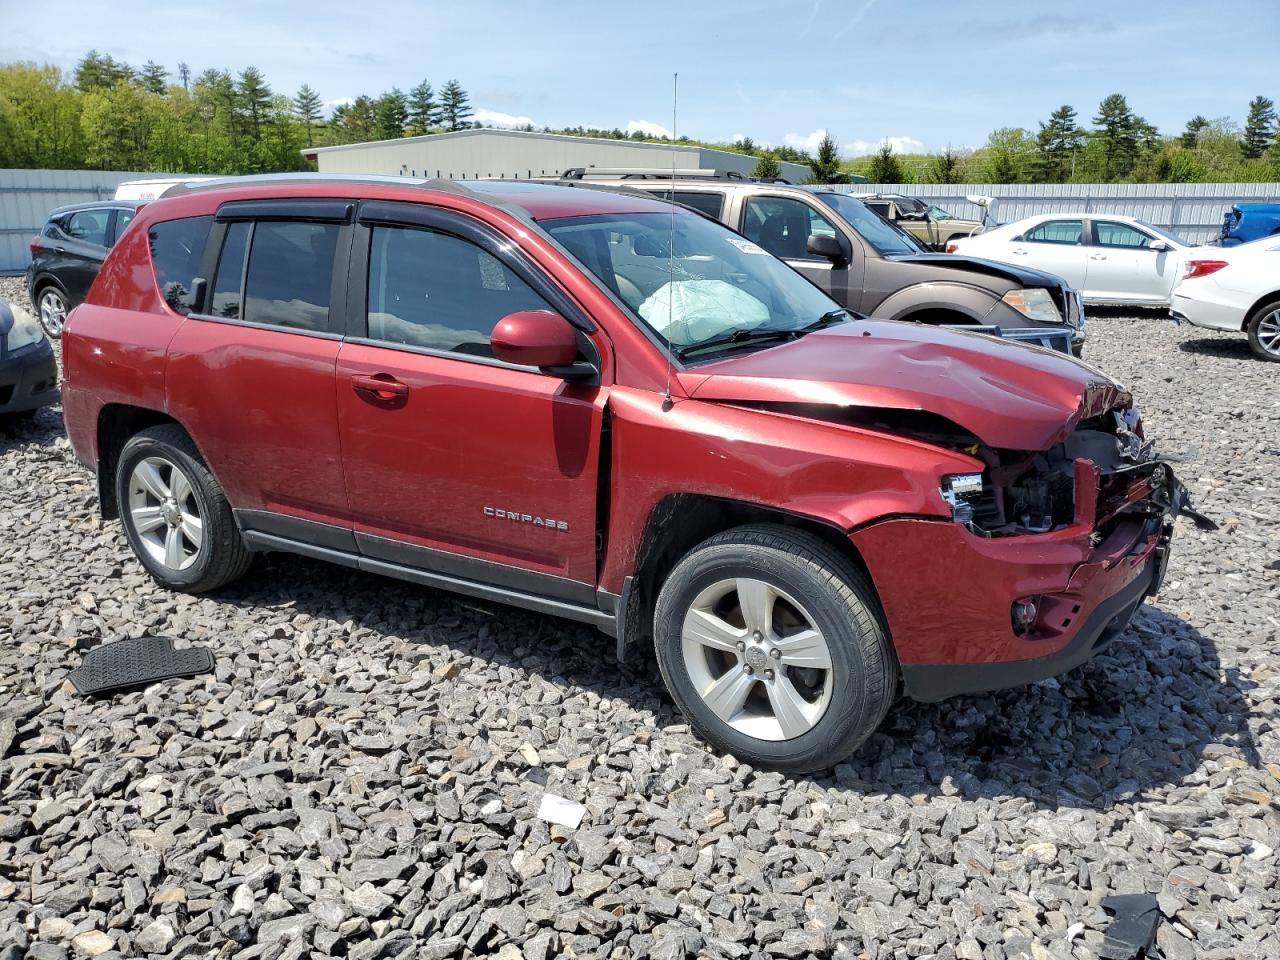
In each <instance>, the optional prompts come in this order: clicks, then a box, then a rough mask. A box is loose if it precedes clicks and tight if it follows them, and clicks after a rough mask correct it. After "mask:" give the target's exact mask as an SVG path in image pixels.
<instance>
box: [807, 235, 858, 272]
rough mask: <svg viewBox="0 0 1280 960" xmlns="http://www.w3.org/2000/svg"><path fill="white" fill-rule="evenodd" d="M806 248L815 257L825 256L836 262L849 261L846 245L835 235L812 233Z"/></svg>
mask: <svg viewBox="0 0 1280 960" xmlns="http://www.w3.org/2000/svg"><path fill="white" fill-rule="evenodd" d="M805 249H807V250H808V251H809V252H810V253H811V254H813V255H814V256H815V257H825V258H826V259H828V260H830V261H831V262H832V263H835V264H841V263H848V262H849V255H848V254H846V253H845V252H844V245H843V244H842V243H841V242H840V241H839V240H838V239H836V238H835V237H828V236H826V235H824V234H817V233H811V234H809V242H808V243H807V244H806V245H805Z"/></svg>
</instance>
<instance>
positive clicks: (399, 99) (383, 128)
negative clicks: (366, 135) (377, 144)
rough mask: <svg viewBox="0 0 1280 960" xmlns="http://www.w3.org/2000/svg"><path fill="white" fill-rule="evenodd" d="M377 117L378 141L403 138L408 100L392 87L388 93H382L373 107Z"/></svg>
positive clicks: (407, 118)
mask: <svg viewBox="0 0 1280 960" xmlns="http://www.w3.org/2000/svg"><path fill="white" fill-rule="evenodd" d="M374 112H375V113H376V115H377V127H376V136H377V138H378V139H379V140H397V139H399V138H400V137H403V136H404V128H405V124H407V123H408V122H409V98H408V97H406V96H405V95H404V94H403V93H401V92H400V90H399V89H397V88H395V87H392V88H391V92H390V93H384V94H383V95H382V96H380V97H379V98H378V100H377V103H376V105H375V107H374Z"/></svg>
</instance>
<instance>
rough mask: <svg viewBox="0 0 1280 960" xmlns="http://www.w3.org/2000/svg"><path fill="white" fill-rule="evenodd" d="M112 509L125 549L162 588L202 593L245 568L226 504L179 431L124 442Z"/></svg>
mask: <svg viewBox="0 0 1280 960" xmlns="http://www.w3.org/2000/svg"><path fill="white" fill-rule="evenodd" d="M116 503H117V504H119V507H120V518H121V521H122V522H123V524H124V531H125V536H126V537H127V538H128V540H129V545H130V546H131V547H132V548H133V552H134V554H135V555H136V556H137V557H138V559H139V560H140V561H142V565H143V566H144V567H146V568H147V572H148V573H149V574H151V576H152V577H153V578H154V579H155V581H156V582H157V583H159V584H160V585H161V586H164V587H167V588H168V589H170V590H181V591H183V592H185V593H204V592H206V591H208V590H216V589H217V588H218V587H221V586H224V585H226V584H228V583H230V582H231V581H233V580H236V579H238V578H239V577H241V576H243V575H244V573H245V571H246V570H248V569H249V563H250V561H251V559H252V555H251V554H250V553H249V550H248V549H247V548H246V547H245V545H244V541H243V540H242V539H241V538H240V531H239V530H238V529H237V527H236V523H235V518H234V517H233V516H232V513H231V505H230V504H229V503H227V498H226V495H225V494H223V492H222V488H221V487H220V486H219V485H218V481H217V479H216V478H215V477H214V476H213V474H212V473H211V472H210V470H209V468H208V467H207V466H206V465H205V462H204V461H203V460H202V459H201V458H200V452H199V451H198V450H197V449H196V445H195V444H194V443H193V442H192V440H191V438H190V437H189V436H187V434H186V432H185V431H183V430H182V428H181V427H178V426H175V425H163V426H158V427H149V428H147V429H146V430H143V431H141V432H140V433H138V434H136V435H135V436H133V437H131V438H130V439H129V442H128V443H126V444H125V445H124V448H123V449H122V450H121V451H120V458H119V460H118V461H117V465H116Z"/></svg>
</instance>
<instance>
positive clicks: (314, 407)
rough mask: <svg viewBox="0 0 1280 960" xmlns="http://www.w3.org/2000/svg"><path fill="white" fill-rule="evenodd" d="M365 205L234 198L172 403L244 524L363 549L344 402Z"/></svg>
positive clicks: (175, 360)
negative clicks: (338, 386) (343, 438)
mask: <svg viewBox="0 0 1280 960" xmlns="http://www.w3.org/2000/svg"><path fill="white" fill-rule="evenodd" d="M354 210H355V203H354V202H353V201H345V200H298V201H288V200H277V201H247V202H246V201H238V202H230V203H225V204H223V205H222V207H220V208H219V210H218V216H217V219H216V221H215V225H214V227H213V230H212V231H211V234H210V239H209V244H208V249H207V251H206V253H205V256H204V260H203V267H202V275H203V277H205V278H206V279H207V283H206V284H205V290H204V293H203V296H200V295H199V292H198V291H197V302H196V304H195V305H194V311H193V312H192V313H191V316H190V318H189V321H188V322H187V323H184V324H182V326H181V327H180V328H179V330H178V333H177V335H176V336H175V337H174V339H173V342H172V343H171V344H170V347H169V366H168V370H167V376H166V384H167V391H168V395H169V404H170V410H171V412H172V413H173V415H174V416H175V417H176V418H177V419H178V420H179V421H180V422H182V423H184V424H186V425H187V426H188V428H189V429H190V430H191V433H192V435H193V436H194V437H195V439H196V441H197V443H198V444H199V445H200V448H201V451H202V453H203V454H204V456H205V458H206V459H207V460H208V462H209V464H210V465H211V466H212V467H213V470H214V473H215V474H216V475H217V476H218V479H219V481H221V483H222V486H223V487H224V489H225V490H226V491H227V497H228V499H229V500H230V501H231V504H232V506H233V507H234V508H235V510H236V518H237V521H238V522H239V523H240V525H241V527H242V528H243V529H245V530H250V531H254V532H256V533H260V534H266V535H269V536H278V537H284V538H287V539H290V540H301V541H305V542H310V543H313V544H317V545H320V546H325V547H329V548H334V549H346V550H349V551H354V549H355V544H354V540H353V538H352V535H351V529H350V527H351V524H350V512H349V510H348V507H347V498H346V487H345V484H344V482H343V477H342V458H341V453H340V450H339V444H338V415H337V407H336V402H335V399H334V381H333V378H334V368H335V365H336V362H337V356H338V348H339V346H340V344H341V341H342V335H343V330H344V328H345V309H344V307H345V295H344V294H345V286H346V284H345V281H346V269H347V261H348V256H349V252H350V245H351V229H352V228H351V220H352V218H353V214H354Z"/></svg>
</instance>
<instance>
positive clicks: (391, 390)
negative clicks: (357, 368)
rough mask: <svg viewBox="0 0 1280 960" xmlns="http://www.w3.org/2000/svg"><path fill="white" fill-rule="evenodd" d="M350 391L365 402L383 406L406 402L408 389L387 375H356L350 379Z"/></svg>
mask: <svg viewBox="0 0 1280 960" xmlns="http://www.w3.org/2000/svg"><path fill="white" fill-rule="evenodd" d="M351 389H353V390H354V391H355V392H356V393H357V394H358V395H359V396H360V397H361V398H363V399H365V400H374V401H377V402H379V403H384V404H387V403H395V402H396V401H398V400H406V399H408V396H409V388H408V387H407V386H405V385H404V384H403V383H401V382H400V381H399V380H397V379H396V378H395V377H393V376H391V374H389V373H375V374H363V373H358V374H356V375H355V376H353V377H352V378H351Z"/></svg>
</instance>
